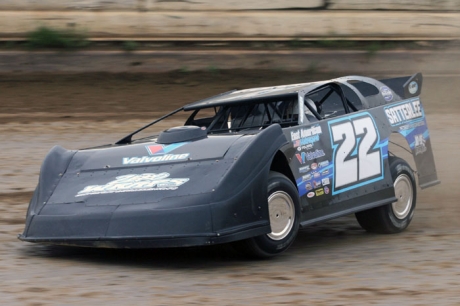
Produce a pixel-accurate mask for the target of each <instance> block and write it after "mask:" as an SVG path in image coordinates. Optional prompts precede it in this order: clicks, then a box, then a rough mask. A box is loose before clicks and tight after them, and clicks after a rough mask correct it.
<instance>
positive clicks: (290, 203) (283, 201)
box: [234, 171, 300, 258]
mask: <svg viewBox="0 0 460 306" xmlns="http://www.w3.org/2000/svg"><path fill="white" fill-rule="evenodd" d="M267 196H268V213H269V216H270V226H271V230H272V232H271V233H268V234H265V235H261V236H257V237H253V238H249V239H246V240H242V241H238V242H236V243H235V244H234V247H235V249H236V250H237V251H239V252H240V253H243V254H245V255H247V256H249V257H251V258H269V257H272V256H275V255H277V254H280V253H282V252H284V251H285V250H287V249H288V248H289V246H291V244H292V243H293V242H294V240H295V237H296V236H297V232H298V229H299V223H300V199H299V194H298V191H297V188H296V187H295V186H294V184H293V183H292V182H291V180H290V179H289V178H287V177H286V176H285V175H283V174H281V173H278V172H274V171H270V173H269V176H268V184H267Z"/></svg>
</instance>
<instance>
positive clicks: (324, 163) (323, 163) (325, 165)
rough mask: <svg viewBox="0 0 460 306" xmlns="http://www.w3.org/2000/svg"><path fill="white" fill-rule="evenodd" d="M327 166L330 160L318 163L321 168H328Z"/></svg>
mask: <svg viewBox="0 0 460 306" xmlns="http://www.w3.org/2000/svg"><path fill="white" fill-rule="evenodd" d="M327 166H329V161H328V160H323V161H322V162H319V163H318V167H320V168H324V167H327Z"/></svg>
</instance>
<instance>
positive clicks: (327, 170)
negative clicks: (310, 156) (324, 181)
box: [321, 169, 329, 176]
mask: <svg viewBox="0 0 460 306" xmlns="http://www.w3.org/2000/svg"><path fill="white" fill-rule="evenodd" d="M328 174H329V169H326V170H323V172H321V175H323V176H324V175H328Z"/></svg>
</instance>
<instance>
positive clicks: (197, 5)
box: [0, 0, 460, 40]
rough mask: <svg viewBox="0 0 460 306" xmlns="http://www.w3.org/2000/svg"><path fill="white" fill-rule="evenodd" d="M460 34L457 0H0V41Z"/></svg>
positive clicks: (431, 36) (445, 36)
mask: <svg viewBox="0 0 460 306" xmlns="http://www.w3.org/2000/svg"><path fill="white" fill-rule="evenodd" d="M40 26H49V27H53V28H60V29H62V28H77V29H81V30H85V31H86V32H87V33H88V35H89V36H90V38H91V39H102V40H104V39H107V40H109V39H118V40H125V39H147V40H161V39H200V40H254V39H264V40H270V39H271V40H276V39H294V38H295V39H323V38H336V39H425V40H431V39H433V40H434V39H458V38H459V37H460V1H458V0H418V1H415V0H382V1H373V0H274V1H273V0H272V1H265V0H252V1H251V0H220V1H216V0H200V1H195V0H0V39H21V38H23V37H25V35H26V33H27V32H29V31H32V30H34V29H36V28H38V27H40Z"/></svg>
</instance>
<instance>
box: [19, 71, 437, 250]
mask: <svg viewBox="0 0 460 306" xmlns="http://www.w3.org/2000/svg"><path fill="white" fill-rule="evenodd" d="M422 80H423V78H422V75H421V74H420V73H417V74H415V75H413V76H406V77H400V78H391V79H384V80H376V79H372V78H369V77H362V76H346V77H340V78H336V79H331V80H325V81H320V82H312V83H301V84H293V85H284V86H273V87H264V88H252V89H246V90H235V91H231V92H226V93H223V94H220V95H217V96H214V97H211V98H208V99H204V100H201V101H198V102H195V103H191V104H188V105H185V106H183V107H181V108H179V109H177V110H174V111H173V112H171V113H169V114H167V115H165V116H163V117H161V118H159V119H158V120H155V121H153V122H151V123H149V124H148V125H146V126H144V127H142V128H140V129H139V130H137V131H135V132H133V133H131V134H129V135H127V136H126V137H124V138H123V139H121V140H119V141H118V142H116V143H114V144H109V145H104V146H100V147H94V148H89V149H83V150H66V149H64V148H62V147H60V146H55V147H54V148H53V149H51V151H50V152H49V154H48V155H47V156H46V158H45V160H44V162H43V165H42V167H41V171H40V177H39V183H38V186H37V188H36V190H35V193H34V195H33V197H32V199H31V202H30V205H29V208H28V211H27V220H26V226H25V229H24V232H23V234H21V235H19V239H21V240H23V241H28V242H39V243H48V244H58V245H71V246H86V247H111V248H162V247H189V246H204V245H212V244H219V243H230V244H231V245H233V246H235V247H236V248H237V249H238V250H240V251H243V252H245V253H246V254H248V255H251V256H254V257H271V256H274V255H277V254H279V253H281V252H283V251H285V250H286V249H288V248H289V246H290V245H291V244H292V243H293V241H294V239H295V237H296V234H297V232H298V230H299V228H302V227H306V226H309V225H311V224H315V223H319V222H323V221H326V220H330V219H333V218H337V217H340V216H344V215H348V214H352V213H354V214H355V215H356V218H357V220H358V222H359V224H360V225H361V226H362V227H363V228H364V229H365V230H367V231H372V232H379V233H398V232H401V231H403V230H404V229H406V228H407V227H408V225H409V223H410V222H411V220H412V217H413V215H414V209H415V206H416V194H417V192H416V190H417V185H416V181H418V185H419V186H420V187H421V188H427V187H430V186H433V185H436V184H438V183H439V180H438V178H437V174H436V168H435V162H434V158H433V152H432V148H431V140H430V135H429V130H428V126H427V122H426V118H425V112H424V109H423V106H422V103H421V101H420V97H419V96H420V92H421V88H422ZM177 115H182V116H179V117H180V118H187V119H184V121H185V122H184V121H182V122H184V123H183V125H181V126H176V127H171V128H168V129H166V130H164V131H162V132H161V133H159V134H154V135H150V136H148V137H142V138H140V137H139V136H137V138H136V137H135V136H136V135H139V134H138V133H139V132H141V131H143V132H145V130H146V129H147V128H149V127H150V126H152V125H155V124H158V123H159V122H160V121H162V120H166V119H167V118H172V117H173V116H177ZM184 115H186V116H184ZM394 134H395V135H396V134H399V135H402V136H403V137H404V139H405V140H406V141H407V145H408V147H409V148H410V149H409V150H410V151H411V153H412V156H413V158H414V164H415V166H416V171H415V170H414V169H412V168H411V166H410V165H409V164H408V163H407V162H406V161H405V160H403V159H401V158H399V157H397V156H395V155H394V154H392V152H389V150H388V146H389V141H390V137H391V136H393V135H394ZM414 173H416V174H417V179H416V178H415V175H414Z"/></svg>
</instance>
